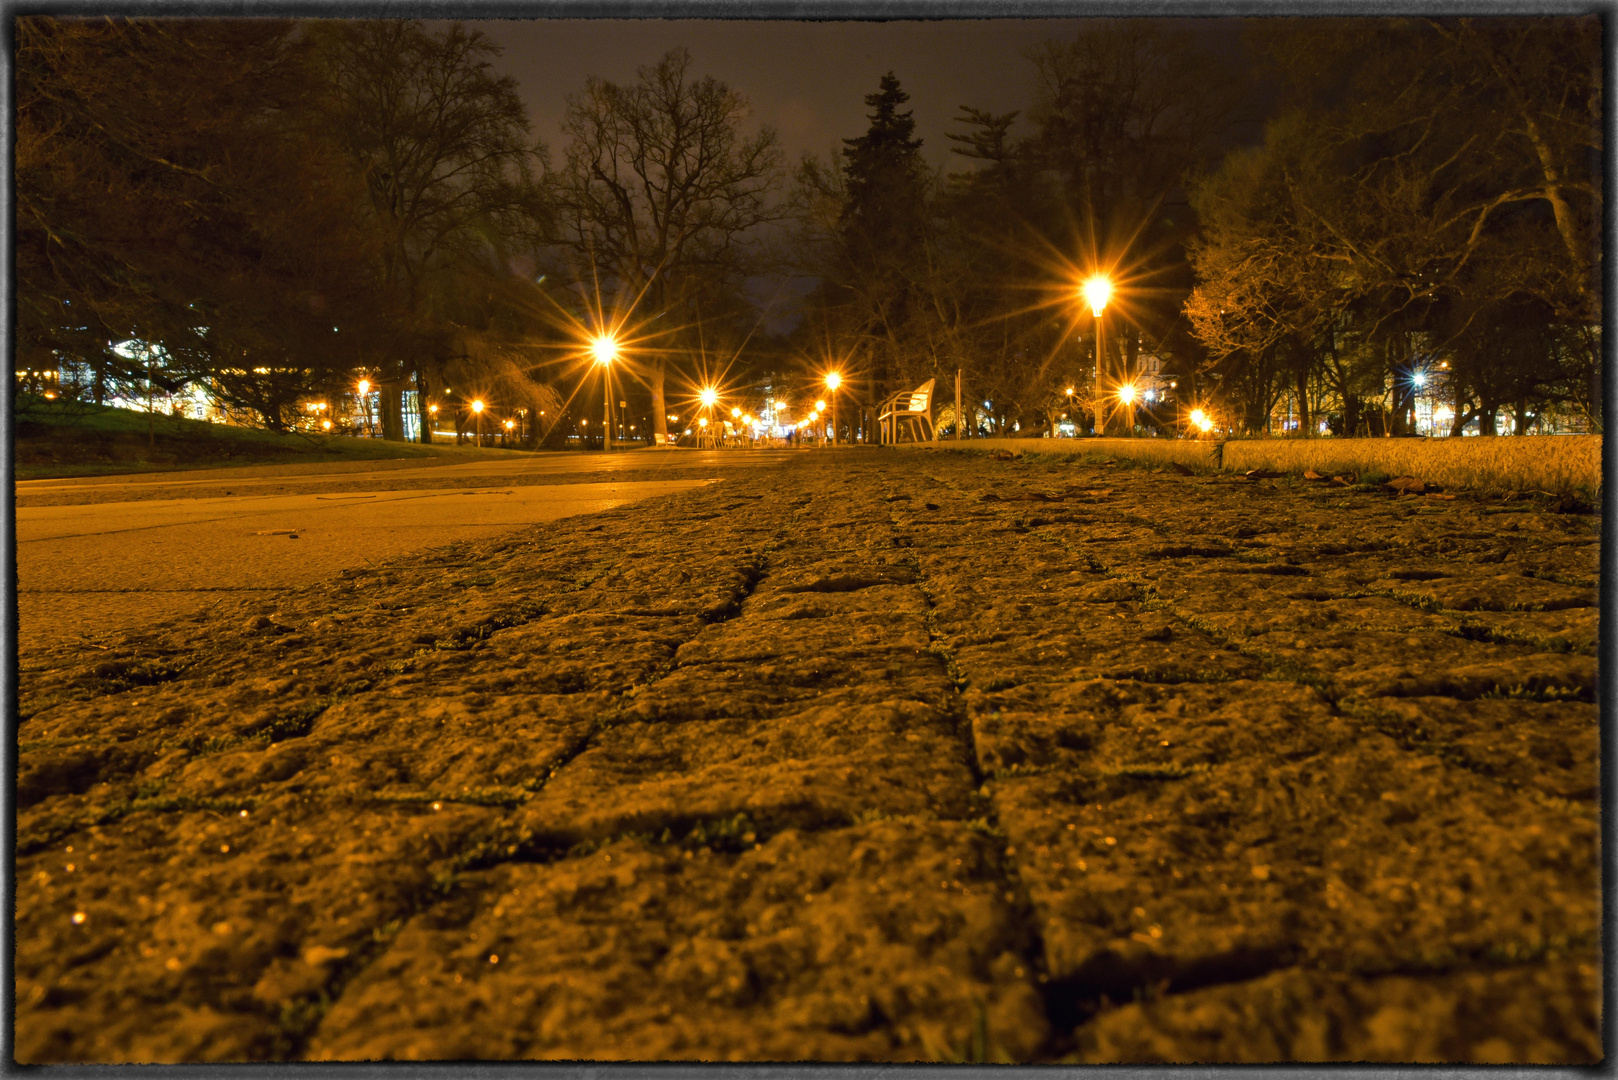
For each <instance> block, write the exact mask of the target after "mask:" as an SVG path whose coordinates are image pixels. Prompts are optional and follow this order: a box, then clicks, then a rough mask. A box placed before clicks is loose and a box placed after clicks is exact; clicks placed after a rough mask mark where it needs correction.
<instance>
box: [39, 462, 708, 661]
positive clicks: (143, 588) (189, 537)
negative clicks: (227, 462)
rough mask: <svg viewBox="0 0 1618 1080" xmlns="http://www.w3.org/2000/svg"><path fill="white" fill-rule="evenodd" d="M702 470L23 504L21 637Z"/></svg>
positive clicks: (77, 627) (238, 590)
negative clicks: (637, 478) (619, 477)
mask: <svg viewBox="0 0 1618 1080" xmlns="http://www.w3.org/2000/svg"><path fill="white" fill-rule="evenodd" d="M412 471H415V470H412ZM422 471H425V470H422ZM444 471H447V470H435V472H440V473H441V472H444ZM446 479H449V478H448V477H446ZM478 479H486V478H484V477H479V478H478ZM492 479H496V480H498V477H496V478H492ZM171 482H172V481H171ZM708 482H711V481H708V480H703V479H679V480H673V479H671V480H658V481H651V482H608V483H584V484H550V485H543V486H541V485H527V486H522V485H507V486H504V487H502V486H500V485H499V484H498V483H494V484H490V485H480V486H476V487H466V488H455V487H443V488H433V489H425V490H422V489H415V490H381V491H341V492H331V493H327V494H317V493H308V494H294V495H282V494H277V495H258V496H252V495H237V496H232V497H229V498H226V497H214V498H168V499H155V500H146V501H139V502H112V503H106V502H103V503H92V504H88V505H68V506H20V507H18V509H17V511H16V523H17V585H18V597H17V601H18V644H19V647H20V651H22V652H24V653H26V652H27V651H28V650H29V649H31V648H34V647H38V646H40V645H44V644H48V643H53V642H61V641H72V640H76V639H79V638H80V637H84V638H88V639H89V640H92V641H101V640H103V639H105V638H107V637H108V636H109V635H117V634H120V633H124V632H127V631H129V630H133V629H136V628H138V627H140V626H143V625H146V624H149V623H151V622H153V621H157V620H160V619H165V618H171V617H174V616H177V615H186V614H190V613H192V612H195V611H198V610H201V609H203V608H207V607H210V606H212V605H214V604H215V603H217V602H218V601H219V600H220V599H222V598H223V597H227V596H230V595H233V594H234V595H240V594H242V593H244V592H265V593H268V592H273V591H276V590H280V589H285V588H289V587H292V586H296V585H303V584H307V583H310V582H314V581H318V580H320V579H322V578H325V577H330V576H333V575H335V574H337V573H339V572H340V571H342V570H345V569H348V568H350V567H361V566H365V565H367V564H368V563H379V562H383V561H385V560H389V559H393V558H397V557H398V556H401V555H405V554H407V553H409V552H413V551H419V550H422V549H424V548H429V547H434V546H436V545H439V544H445V543H449V542H451V541H454V540H473V539H481V538H483V537H487V536H492V535H495V534H497V533H501V532H506V531H509V530H511V529H515V528H520V527H521V526H524V525H531V524H535V523H538V522H546V521H554V520H556V519H558V518H564V517H572V516H574V515H577V514H591V513H596V512H599V511H602V510H608V509H611V508H613V507H616V506H622V505H624V504H625V503H629V502H633V501H635V500H637V499H644V498H648V497H653V496H658V495H668V494H672V493H674V492H677V491H684V490H686V489H688V488H691V487H695V486H699V485H701V484H703V483H708Z"/></svg>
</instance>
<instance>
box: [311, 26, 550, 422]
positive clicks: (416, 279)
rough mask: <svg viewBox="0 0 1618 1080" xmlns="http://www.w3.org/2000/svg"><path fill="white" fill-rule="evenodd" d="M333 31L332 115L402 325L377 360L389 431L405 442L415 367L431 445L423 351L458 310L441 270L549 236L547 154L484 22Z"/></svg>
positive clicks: (467, 266) (329, 45) (473, 268)
mask: <svg viewBox="0 0 1618 1080" xmlns="http://www.w3.org/2000/svg"><path fill="white" fill-rule="evenodd" d="M324 32H325V34H326V40H325V42H324V43H325V45H326V55H327V57H328V63H329V65H330V69H331V73H332V79H333V83H334V85H335V92H336V102H335V109H334V111H335V115H336V118H337V121H338V126H339V129H340V131H341V135H342V138H343V140H344V142H345V144H346V145H347V147H348V149H349V152H350V154H351V155H352V156H353V158H354V161H355V164H356V166H357V167H358V169H359V170H360V171H361V172H362V173H363V175H364V177H365V181H366V185H367V188H368V191H369V193H370V204H371V209H372V212H373V214H374V216H375V219H376V224H377V226H378V228H379V229H380V231H381V233H382V236H383V244H382V251H381V279H382V285H383V287H384V288H385V289H386V290H387V291H388V293H389V294H390V296H391V298H392V301H393V304H394V309H395V310H394V312H393V313H392V314H393V315H394V317H395V318H396V319H397V320H398V321H399V326H400V330H401V333H400V334H399V336H398V339H397V340H395V341H392V342H379V343H378V344H379V346H380V347H379V348H378V349H377V352H376V355H375V356H374V357H373V363H374V365H375V366H376V368H377V369H378V373H379V374H380V375H381V377H382V381H383V382H384V383H385V385H386V386H387V387H388V390H389V391H390V392H389V393H387V394H384V395H383V411H382V424H383V432H384V435H385V436H386V437H389V438H402V437H403V434H402V428H401V425H400V416H399V391H400V390H402V389H403V387H404V379H405V378H407V377H408V376H410V375H412V374H413V375H414V376H415V379H416V384H417V388H418V390H420V391H421V393H420V395H419V397H420V405H421V409H422V425H421V431H422V441H423V442H427V441H428V440H429V437H430V436H429V435H428V429H429V424H428V423H427V419H428V416H427V412H426V410H427V394H426V389H427V387H426V384H425V377H424V373H423V364H422V360H423V357H422V355H421V354H422V353H423V352H424V351H427V350H428V349H429V348H430V347H431V345H430V342H433V341H435V340H436V341H438V342H444V341H448V340H453V337H454V333H453V328H452V327H450V326H448V325H446V323H448V322H453V321H454V320H453V318H452V317H451V313H447V312H444V311H442V310H437V309H438V308H440V307H441V300H442V298H443V297H444V296H445V295H447V294H450V293H454V292H455V291H456V290H454V289H445V288H442V287H441V286H442V282H438V281H435V280H434V278H435V276H442V275H444V274H446V273H448V274H451V275H453V274H462V275H465V274H478V273H482V272H485V270H486V269H487V266H488V265H489V260H487V259H485V258H482V257H481V256H483V255H485V254H486V253H487V249H488V248H489V247H490V244H491V241H492V242H493V243H494V245H495V246H501V245H516V246H522V245H523V244H524V243H526V244H527V245H528V246H529V247H533V246H535V245H536V244H537V243H538V240H539V237H540V231H541V228H542V226H543V224H544V221H545V207H544V200H543V197H542V194H543V193H542V189H541V187H540V185H539V183H538V182H537V180H536V167H538V166H541V164H542V162H543V160H544V154H545V148H544V146H543V145H542V144H540V143H538V142H536V141H530V138H529V130H530V128H529V121H528V111H527V109H526V107H525V106H524V105H523V103H522V99H521V98H520V97H519V96H518V94H517V87H516V81H515V80H513V79H512V78H510V77H509V76H497V75H495V74H494V72H493V71H492V70H491V67H490V63H489V59H488V58H489V56H490V55H491V54H493V53H495V52H496V51H497V50H496V48H495V46H493V45H492V44H490V43H489V42H488V41H487V40H485V39H484V37H483V35H482V34H480V33H478V32H477V31H476V30H470V31H469V30H466V29H465V28H463V27H462V26H461V24H459V23H455V24H454V25H452V26H450V27H449V28H447V29H445V30H443V31H441V32H431V31H428V30H426V29H425V28H424V27H423V26H422V25H421V24H420V23H419V22H404V21H382V20H377V21H366V22H343V23H337V24H335V25H334V26H332V27H330V28H326V29H325V30H324Z"/></svg>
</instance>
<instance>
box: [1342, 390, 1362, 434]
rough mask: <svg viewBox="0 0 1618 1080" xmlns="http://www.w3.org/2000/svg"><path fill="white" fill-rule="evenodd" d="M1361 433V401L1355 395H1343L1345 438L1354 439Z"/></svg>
mask: <svg viewBox="0 0 1618 1080" xmlns="http://www.w3.org/2000/svg"><path fill="white" fill-rule="evenodd" d="M1359 432H1360V399H1359V398H1357V397H1355V396H1354V395H1353V394H1344V395H1343V438H1345V439H1352V438H1354V437H1355V436H1356V435H1358V434H1359Z"/></svg>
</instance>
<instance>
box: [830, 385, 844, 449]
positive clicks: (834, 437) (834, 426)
mask: <svg viewBox="0 0 1618 1080" xmlns="http://www.w3.org/2000/svg"><path fill="white" fill-rule="evenodd" d="M842 385H843V376H842V374H841V373H840V372H836V371H833V372H830V373H828V374H827V375H826V389H827V390H830V391H831V444H832V445H833V446H836V445H837V436H838V431H837V388H838V387H839V386H842Z"/></svg>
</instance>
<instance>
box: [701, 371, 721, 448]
mask: <svg viewBox="0 0 1618 1080" xmlns="http://www.w3.org/2000/svg"><path fill="white" fill-rule="evenodd" d="M697 396H698V400H700V401H701V402H702V414H701V415H700V417H699V418H698V420H697V427H698V429H700V430H699V433H698V435H697V445H698V446H699V447H707V448H708V449H713V448H714V446H715V445H716V444H715V441H714V437H713V435H712V433H710V432H709V431H708V421H709V420H710V419H711V418H712V416H713V411H714V406H716V405H718V404H719V391H718V390H715V389H714V388H713V387H711V386H704V387H703V388H702V393H701V394H699V395H697Z"/></svg>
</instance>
